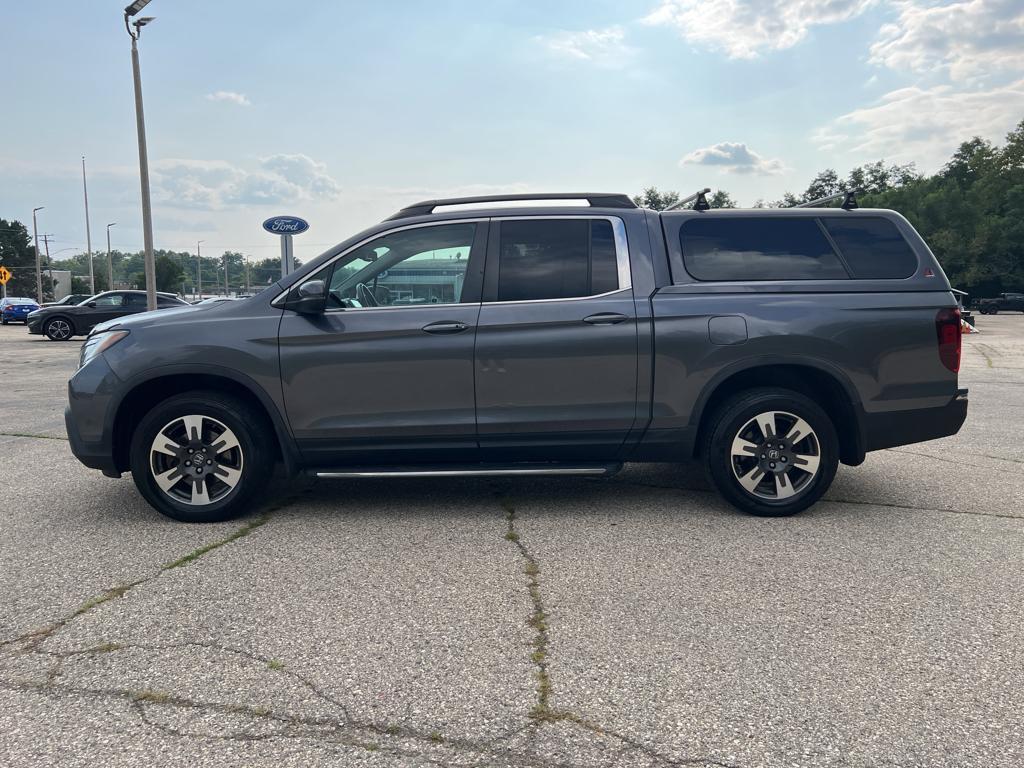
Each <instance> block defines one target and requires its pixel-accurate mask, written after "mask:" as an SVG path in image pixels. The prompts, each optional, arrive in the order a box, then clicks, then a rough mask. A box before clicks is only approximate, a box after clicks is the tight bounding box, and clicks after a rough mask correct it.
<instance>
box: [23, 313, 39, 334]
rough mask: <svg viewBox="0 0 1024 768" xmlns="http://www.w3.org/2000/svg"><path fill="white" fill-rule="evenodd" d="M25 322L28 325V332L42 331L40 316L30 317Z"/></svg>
mask: <svg viewBox="0 0 1024 768" xmlns="http://www.w3.org/2000/svg"><path fill="white" fill-rule="evenodd" d="M25 323H26V324H27V325H28V332H29V333H39V334H41V333H42V332H43V319H42V318H41V317H30V318H28V319H27V320H26V321H25Z"/></svg>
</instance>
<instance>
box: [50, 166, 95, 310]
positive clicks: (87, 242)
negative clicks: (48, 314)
mask: <svg viewBox="0 0 1024 768" xmlns="http://www.w3.org/2000/svg"><path fill="white" fill-rule="evenodd" d="M82 195H83V196H84V197H85V250H86V253H87V254H88V255H89V293H91V294H92V295H94V296H95V295H96V275H94V274H93V270H92V233H91V232H90V231H89V187H87V186H86V184H85V155H82ZM50 277H53V275H50Z"/></svg>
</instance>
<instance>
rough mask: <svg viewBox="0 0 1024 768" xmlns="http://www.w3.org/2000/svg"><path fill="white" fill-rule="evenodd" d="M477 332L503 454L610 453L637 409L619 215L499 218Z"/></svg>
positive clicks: (487, 440)
mask: <svg viewBox="0 0 1024 768" xmlns="http://www.w3.org/2000/svg"><path fill="white" fill-rule="evenodd" d="M483 298H484V301H483V304H482V306H481V310H480V320H479V323H478V330H477V339H476V355H475V358H476V399H477V432H478V436H479V440H480V448H481V454H482V456H483V458H484V459H485V460H493V461H551V460H564V461H573V460H575V461H610V460H613V459H615V458H616V457H617V455H618V453H619V451H620V448H621V446H622V444H623V442H624V440H625V439H626V436H627V434H628V433H629V431H630V429H631V427H632V426H633V423H634V420H635V419H636V407H637V328H636V308H635V305H634V303H633V292H632V288H631V280H630V271H629V253H628V248H627V244H626V235H625V227H624V225H623V223H622V220H621V219H618V218H615V217H603V218H602V217H561V218H552V217H533V218H508V219H499V218H495V219H492V220H491V232H490V244H489V248H488V257H487V269H486V273H485V277H484V296H483Z"/></svg>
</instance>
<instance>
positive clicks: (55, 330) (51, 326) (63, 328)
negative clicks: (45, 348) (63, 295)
mask: <svg viewBox="0 0 1024 768" xmlns="http://www.w3.org/2000/svg"><path fill="white" fill-rule="evenodd" d="M43 333H44V334H45V335H46V338H48V339H49V340H50V341H68V340H69V339H70V338H71V337H72V336H74V335H75V329H74V328H72V327H71V323H69V322H68V321H67V320H65V319H64V318H63V317H54V318H52V319H51V320H47V321H46V325H44V326H43Z"/></svg>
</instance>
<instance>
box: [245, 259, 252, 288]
mask: <svg viewBox="0 0 1024 768" xmlns="http://www.w3.org/2000/svg"><path fill="white" fill-rule="evenodd" d="M245 292H246V293H252V289H251V288H250V287H249V260H248V259H245Z"/></svg>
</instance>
